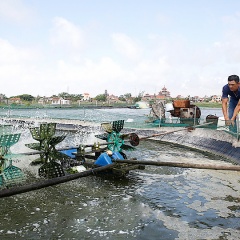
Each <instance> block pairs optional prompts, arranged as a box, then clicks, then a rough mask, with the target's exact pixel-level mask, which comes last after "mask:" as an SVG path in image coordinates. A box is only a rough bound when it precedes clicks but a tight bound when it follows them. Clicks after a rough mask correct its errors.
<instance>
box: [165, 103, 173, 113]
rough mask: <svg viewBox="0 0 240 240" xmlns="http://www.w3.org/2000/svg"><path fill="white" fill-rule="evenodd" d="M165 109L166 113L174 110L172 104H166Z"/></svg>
mask: <svg viewBox="0 0 240 240" xmlns="http://www.w3.org/2000/svg"><path fill="white" fill-rule="evenodd" d="M165 109H166V111H167V112H169V111H171V110H174V108H173V104H172V103H166V105H165Z"/></svg>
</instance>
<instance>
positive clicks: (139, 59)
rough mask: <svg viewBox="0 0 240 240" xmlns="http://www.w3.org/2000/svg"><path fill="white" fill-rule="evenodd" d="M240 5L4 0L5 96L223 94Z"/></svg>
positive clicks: (175, 0)
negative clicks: (164, 93)
mask: <svg viewBox="0 0 240 240" xmlns="http://www.w3.org/2000/svg"><path fill="white" fill-rule="evenodd" d="M232 74H237V75H240V1H239V0H195V1H193V0H0V81H1V88H0V93H2V94H5V95H6V96H7V97H11V96H17V95H21V94H30V95H33V96H35V97H36V96H46V97H50V96H52V95H58V94H59V93H62V92H67V93H69V94H83V93H89V94H90V96H91V97H95V96H96V95H98V94H103V93H104V92H105V90H107V92H108V93H109V94H113V95H117V96H119V95H122V94H126V93H131V94H132V96H137V95H139V94H140V93H144V94H146V93H148V94H158V92H159V91H161V90H162V88H163V87H164V86H165V87H166V88H167V90H168V91H170V94H171V96H172V97H176V96H177V95H182V96H185V97H186V96H189V95H190V96H200V97H204V96H211V95H220V94H221V91H222V87H223V85H225V84H226V83H227V78H228V76H229V75H232Z"/></svg>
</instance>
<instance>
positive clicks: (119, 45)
mask: <svg viewBox="0 0 240 240" xmlns="http://www.w3.org/2000/svg"><path fill="white" fill-rule="evenodd" d="M111 38H112V40H113V44H114V46H115V48H116V50H117V51H118V52H119V53H121V54H122V55H123V56H125V57H127V58H129V59H132V60H136V59H138V58H139V57H140V56H141V53H142V50H141V48H140V47H139V46H138V44H137V43H136V42H135V41H134V40H133V39H131V38H130V37H129V36H127V35H126V34H123V33H113V34H112V35H111Z"/></svg>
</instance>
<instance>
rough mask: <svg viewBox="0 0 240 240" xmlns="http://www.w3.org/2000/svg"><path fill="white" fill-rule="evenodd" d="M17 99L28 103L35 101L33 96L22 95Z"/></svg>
mask: <svg viewBox="0 0 240 240" xmlns="http://www.w3.org/2000/svg"><path fill="white" fill-rule="evenodd" d="M15 97H18V98H20V99H21V100H22V101H28V102H31V101H33V100H34V99H35V98H34V97H33V96H32V95H29V94H22V95H18V96H15Z"/></svg>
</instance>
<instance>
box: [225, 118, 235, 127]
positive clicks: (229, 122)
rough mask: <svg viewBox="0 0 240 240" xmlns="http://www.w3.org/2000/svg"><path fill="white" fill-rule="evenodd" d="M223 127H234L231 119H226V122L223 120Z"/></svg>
mask: <svg viewBox="0 0 240 240" xmlns="http://www.w3.org/2000/svg"><path fill="white" fill-rule="evenodd" d="M225 125H226V126H231V125H232V126H234V125H235V121H234V120H231V119H228V120H225Z"/></svg>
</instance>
